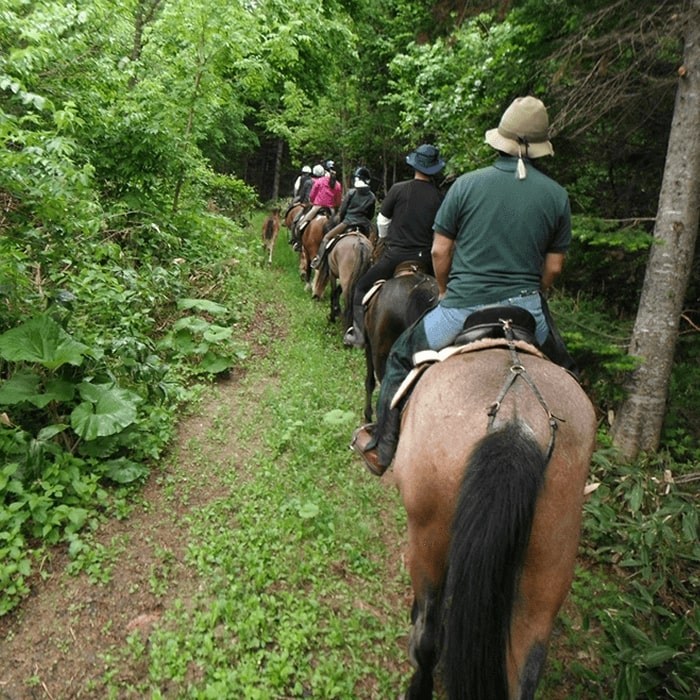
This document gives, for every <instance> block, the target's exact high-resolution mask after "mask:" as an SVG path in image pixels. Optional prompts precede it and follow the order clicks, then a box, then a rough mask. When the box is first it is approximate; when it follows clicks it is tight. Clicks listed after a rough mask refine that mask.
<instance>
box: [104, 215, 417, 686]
mask: <svg viewBox="0 0 700 700" xmlns="http://www.w3.org/2000/svg"><path fill="white" fill-rule="evenodd" d="M256 228H257V227H256ZM285 233H286V231H285V230H284V229H283V231H282V232H281V234H280V238H279V241H278V247H277V251H276V253H275V259H274V261H273V266H272V268H271V269H269V270H266V269H262V270H261V274H260V275H259V276H251V278H255V281H254V282H253V283H254V284H255V288H252V287H251V289H250V290H249V293H250V295H251V296H252V297H254V298H255V299H256V302H258V303H259V304H261V305H262V306H263V307H264V309H265V311H264V314H266V315H268V316H270V317H274V318H272V321H273V323H271V324H266V323H265V322H263V326H264V328H265V330H263V331H262V334H263V335H264V339H265V340H267V341H268V342H269V345H268V346H267V354H266V356H265V357H264V358H258V359H256V360H255V361H254V362H250V363H249V364H248V367H247V372H246V374H245V376H244V378H243V379H242V381H241V385H240V387H239V390H240V391H242V392H244V393H245V394H247V395H249V396H250V398H249V399H248V400H246V401H245V402H244V403H245V406H246V407H250V408H249V410H248V411H246V412H244V413H241V411H238V410H236V407H228V406H225V405H224V404H223V400H222V404H221V405H220V407H219V416H218V417H217V418H216V419H215V421H214V426H215V429H214V430H210V431H209V432H208V434H207V435H205V436H201V437H200V438H199V440H198V442H200V443H204V442H205V441H206V442H207V443H208V445H207V446H206V450H205V449H204V445H203V444H199V445H197V444H193V445H191V447H192V448H193V449H192V453H193V459H195V460H198V459H201V458H202V456H203V455H202V454H200V451H204V452H206V451H208V452H211V451H212V450H213V451H214V452H216V446H217V445H220V446H221V455H222V458H221V459H220V460H217V461H216V462H215V463H209V464H208V469H210V470H211V471H212V477H213V478H215V479H216V480H217V482H218V484H219V493H220V496H219V497H218V498H217V499H216V500H214V501H210V502H209V503H208V504H207V505H206V506H204V507H201V508H198V509H196V510H193V511H192V512H191V516H190V518H189V519H188V521H187V522H185V523H183V524H182V526H183V527H187V528H188V530H189V535H188V539H189V542H190V545H189V548H188V553H187V563H188V565H189V566H190V567H191V568H192V570H193V571H194V573H195V575H196V576H197V577H198V578H199V580H200V585H199V588H198V590H197V592H196V595H195V597H194V599H190V600H175V601H170V602H169V603H168V605H167V610H166V613H165V615H164V617H163V620H162V622H161V624H160V625H159V627H158V628H157V629H156V630H155V632H154V633H153V634H152V635H151V636H150V637H149V643H148V645H147V646H145V645H143V644H142V643H140V642H139V641H138V639H137V638H136V637H133V638H132V639H131V643H130V644H129V645H127V648H126V649H124V650H122V651H121V652H119V654H117V656H116V657H115V658H114V659H113V668H110V671H108V673H107V674H106V677H105V681H106V684H107V693H108V695H109V696H110V697H127V696H128V697H139V698H140V697H151V698H158V697H166V696H167V697H178V698H233V697H235V698H294V697H314V698H356V697H373V698H374V697H376V698H386V697H392V696H395V695H396V694H397V692H398V690H399V689H400V688H401V687H402V686H403V684H404V683H405V677H406V675H407V669H408V666H407V658H406V651H405V647H406V639H405V637H406V634H407V632H408V622H409V609H408V607H407V606H406V604H405V598H404V596H405V594H406V591H407V586H408V579H407V576H406V574H405V573H404V572H403V571H399V572H398V573H397V574H392V575H393V577H394V578H393V579H392V580H387V556H388V553H387V547H386V544H385V538H387V537H388V540H389V541H390V542H391V541H393V542H398V541H400V539H399V538H402V537H403V532H404V530H403V511H402V509H401V508H400V504H399V501H398V497H397V494H396V493H395V492H394V491H393V490H392V489H387V488H384V487H383V485H382V484H380V483H379V482H378V481H377V480H376V479H374V478H373V477H371V476H370V475H368V474H367V472H366V471H365V470H364V469H363V468H362V466H361V463H360V462H359V461H358V460H357V459H356V458H354V457H353V454H352V453H351V452H350V451H349V450H348V442H349V440H350V437H351V434H352V431H353V429H354V428H355V427H356V426H357V425H359V424H360V422H361V415H362V405H363V394H362V392H363V382H362V377H363V372H364V356H363V354H362V353H359V352H352V351H349V350H346V349H344V348H343V346H342V342H341V329H340V328H339V327H337V326H336V327H331V326H329V324H328V321H327V315H328V309H327V304H326V303H321V304H319V303H316V302H312V301H311V299H310V298H309V296H308V295H307V294H306V293H305V292H304V290H303V287H302V284H301V282H300V280H299V277H298V274H297V272H296V266H295V261H296V258H295V256H293V254H292V251H291V249H290V247H289V246H288V245H287V243H286V238H285ZM325 301H326V302H327V299H326V300H325ZM275 325H279V326H280V327H281V328H282V329H284V331H283V332H279V333H277V334H274V332H273V330H271V329H273V328H274V326H275ZM222 395H223V390H222ZM232 421H235V429H232V430H229V426H232ZM231 439H235V440H236V441H238V448H237V449H235V450H231V449H229V447H230V446H229V445H228V444H227V441H228V440H231ZM172 469H173V470H174V471H175V474H174V475H172V478H174V479H177V471H178V470H180V469H186V465H185V464H173V465H172ZM183 476H186V474H183ZM154 585H155V584H154ZM158 585H159V586H162V585H163V581H162V579H161V580H159V581H158ZM397 601H399V607H397V605H396V604H397ZM127 658H129V661H128V663H132V664H133V663H136V662H140V663H145V664H147V666H148V677H149V681H148V682H141V683H140V684H139V685H138V687H132V688H131V689H130V690H129V691H127V690H125V688H124V687H123V685H122V684H120V683H119V682H118V678H119V675H118V673H116V670H117V668H118V666H119V664H120V662H121V661H126V659H127ZM111 665H112V664H110V666H111ZM112 676H113V677H114V681H112V680H110V678H111V677H112ZM175 688H176V689H177V690H176V691H175V690H174V689H175Z"/></svg>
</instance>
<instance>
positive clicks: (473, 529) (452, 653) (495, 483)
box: [441, 423, 547, 700]
mask: <svg viewBox="0 0 700 700" xmlns="http://www.w3.org/2000/svg"><path fill="white" fill-rule="evenodd" d="M546 466H547V458H546V456H545V454H544V451H543V450H542V449H541V448H540V446H539V445H538V444H537V443H536V442H535V439H534V437H533V436H532V435H531V434H530V433H527V432H525V430H524V429H523V428H522V427H521V426H519V425H518V424H517V423H512V424H509V425H508V426H506V427H505V428H504V429H503V430H499V431H497V432H494V433H490V434H489V435H487V436H486V437H484V438H483V439H482V440H481V442H480V443H479V444H478V445H477V446H476V448H475V450H474V452H473V454H472V456H471V458H470V460H469V464H468V465H467V471H466V475H465V477H464V479H463V481H462V487H461V491H460V494H459V500H458V504H457V510H456V513H455V517H454V520H453V523H452V543H451V546H450V554H449V563H448V573H447V581H446V585H445V594H444V639H443V649H442V655H441V656H442V662H443V664H442V665H443V675H444V681H445V685H446V688H447V691H448V697H449V698H450V700H464V699H466V698H468V699H469V700H508V678H507V673H506V650H507V646H508V643H509V637H510V625H511V615H512V609H513V604H514V601H515V597H516V595H517V587H518V580H519V576H520V572H521V570H522V566H523V562H524V559H525V553H526V550H527V545H528V541H529V539H530V531H531V529H532V521H533V517H534V513H535V505H536V501H537V497H538V494H539V492H540V490H541V488H542V484H543V482H544V472H545V469H546Z"/></svg>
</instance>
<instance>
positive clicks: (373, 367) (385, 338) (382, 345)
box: [365, 262, 439, 423]
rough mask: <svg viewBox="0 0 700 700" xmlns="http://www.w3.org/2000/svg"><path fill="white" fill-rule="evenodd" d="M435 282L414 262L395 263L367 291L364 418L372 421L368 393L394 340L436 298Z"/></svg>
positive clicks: (380, 379)
mask: <svg viewBox="0 0 700 700" xmlns="http://www.w3.org/2000/svg"><path fill="white" fill-rule="evenodd" d="M438 293H439V290H438V286H437V282H436V280H435V278H434V277H433V276H432V275H429V274H427V273H426V272H423V269H422V267H421V266H420V264H419V263H418V262H405V263H401V264H400V265H398V266H397V268H396V270H395V271H394V276H393V277H391V278H390V279H388V280H384V281H383V282H382V283H381V285H379V283H378V285H377V288H376V289H375V288H374V287H373V288H372V290H370V292H369V293H368V294H367V296H368V297H369V299H368V301H367V303H366V306H365V364H366V366H367V370H366V374H365V422H367V423H371V422H372V394H373V393H374V389H375V387H376V386H377V382H378V381H380V382H381V381H382V377H384V370H385V368H386V359H387V357H389V351H390V350H391V346H392V345H393V344H394V341H395V340H396V339H397V338H398V337H399V336H400V335H401V333H403V332H404V331H405V330H406V328H408V327H409V326H410V325H412V324H413V323H415V321H417V320H418V319H419V318H420V317H421V316H422V315H423V314H424V313H425V312H426V311H427V310H428V309H432V308H433V306H435V304H437V302H438Z"/></svg>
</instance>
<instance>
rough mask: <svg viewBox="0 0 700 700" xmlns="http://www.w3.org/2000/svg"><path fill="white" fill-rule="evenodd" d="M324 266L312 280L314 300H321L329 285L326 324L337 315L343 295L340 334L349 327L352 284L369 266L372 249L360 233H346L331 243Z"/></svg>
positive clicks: (353, 288) (353, 291)
mask: <svg viewBox="0 0 700 700" xmlns="http://www.w3.org/2000/svg"><path fill="white" fill-rule="evenodd" d="M331 245H332V247H331V248H330V250H329V252H328V256H327V264H324V265H321V267H320V268H319V269H318V271H317V274H316V278H315V279H314V291H313V297H314V299H321V298H322V297H323V293H324V291H325V289H326V286H327V284H328V283H329V282H330V287H331V313H330V319H329V320H330V322H331V323H334V322H335V320H336V319H337V318H338V317H339V316H340V315H341V305H340V296H341V293H342V296H343V305H342V314H343V321H344V325H343V331H345V329H346V328H347V327H348V326H351V325H352V298H353V294H354V293H355V285H356V284H357V281H358V280H359V279H360V277H362V275H364V274H365V272H367V269H368V268H369V266H370V265H371V264H372V250H373V246H372V244H371V243H370V241H369V238H367V236H365V235H364V233H362V232H361V231H347V232H346V233H343V234H341V235H340V236H338V238H336V239H335V241H333V243H332V244H331Z"/></svg>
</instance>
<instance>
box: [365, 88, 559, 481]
mask: <svg viewBox="0 0 700 700" xmlns="http://www.w3.org/2000/svg"><path fill="white" fill-rule="evenodd" d="M548 132H549V118H548V116H547V110H546V109H545V106H544V105H543V104H542V102H541V101H540V100H538V99H536V98H534V97H522V98H518V99H516V100H515V101H514V102H513V103H512V104H511V105H510V107H508V109H507V110H506V111H505V112H504V114H503V117H502V118H501V121H500V124H499V126H498V128H496V129H490V130H489V131H487V132H486V142H487V143H488V144H489V145H490V146H492V147H493V148H494V149H496V150H497V151H498V153H499V156H498V159H497V160H496V162H495V163H494V164H493V165H491V166H489V167H487V168H482V169H481V170H477V171H474V172H471V173H467V174H466V175H462V176H461V177H459V178H458V179H457V180H456V181H455V182H454V184H453V185H452V187H451V188H450V189H449V191H448V193H447V195H446V196H445V199H444V201H443V203H442V205H441V206H440V209H439V210H438V212H437V215H436V217H435V223H434V225H433V229H434V232H435V235H434V238H433V247H432V258H433V267H434V270H435V276H436V278H437V282H438V287H439V290H440V302H439V304H438V305H437V306H436V307H435V308H434V309H433V310H431V311H429V312H428V313H427V314H426V315H425V316H423V318H422V319H420V320H419V321H417V322H416V324H414V325H413V326H412V327H411V328H409V329H407V330H406V331H405V332H404V333H403V334H402V335H401V336H400V337H399V338H398V340H397V341H396V342H395V343H394V346H393V348H392V350H391V353H390V355H389V358H388V361H387V365H386V373H385V375H384V378H383V380H382V383H381V388H380V392H379V398H378V402H377V421H378V422H377V424H376V425H369V426H362V427H361V428H359V429H358V430H357V431H356V432H355V435H354V436H353V441H352V443H351V447H352V448H353V449H354V450H356V451H357V452H358V453H359V454H360V455H361V456H362V457H363V459H364V460H365V463H366V465H367V467H368V468H369V470H370V471H371V472H372V473H374V474H376V475H377V476H381V475H382V474H383V473H384V472H385V471H386V469H387V467H388V466H389V464H390V463H391V460H392V458H393V456H394V452H395V449H396V443H397V441H398V432H399V423H400V408H399V407H395V408H390V404H391V400H392V398H393V396H394V394H395V393H396V390H397V389H398V388H399V386H400V385H401V383H402V381H403V380H404V378H405V377H406V375H407V374H408V373H409V372H410V370H411V369H412V367H413V355H414V353H416V352H418V351H420V350H427V349H431V350H440V349H442V348H444V347H446V346H448V345H451V344H452V343H453V342H454V340H455V338H456V337H457V335H458V334H459V332H460V331H461V330H462V327H463V325H464V321H465V319H466V318H467V317H468V316H469V315H471V314H472V313H473V312H474V311H477V310H479V309H482V308H484V307H487V306H496V305H503V304H505V305H513V306H519V307H522V308H524V309H527V310H528V311H529V312H530V313H531V314H532V315H533V316H534V318H535V323H536V331H535V335H536V338H537V341H538V343H539V344H540V345H541V346H543V347H546V346H547V345H549V346H550V347H552V345H553V344H554V340H553V338H556V339H557V341H558V343H559V344H560V340H559V339H558V335H556V330H555V329H554V328H553V325H552V322H551V317H550V316H549V314H548V313H547V311H546V303H545V302H544V299H543V297H542V295H541V292H542V291H544V290H546V289H548V288H549V287H550V285H551V284H552V282H553V281H554V279H555V278H556V277H557V275H559V273H560V272H561V270H562V267H563V264H564V258H565V256H566V252H567V250H568V248H569V243H570V241H571V209H570V206H569V197H568V195H567V193H566V190H565V189H564V188H563V187H561V186H560V185H558V184H557V183H556V182H554V180H552V179H551V178H549V177H547V176H546V175H544V174H543V173H541V172H539V171H538V170H537V169H536V168H535V167H534V165H533V163H532V161H533V160H534V159H536V158H541V157H543V156H549V155H553V153H554V151H553V149H552V144H551V143H550V141H549V140H548ZM564 352H565V350H564Z"/></svg>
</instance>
